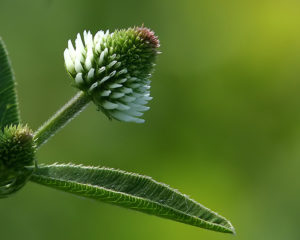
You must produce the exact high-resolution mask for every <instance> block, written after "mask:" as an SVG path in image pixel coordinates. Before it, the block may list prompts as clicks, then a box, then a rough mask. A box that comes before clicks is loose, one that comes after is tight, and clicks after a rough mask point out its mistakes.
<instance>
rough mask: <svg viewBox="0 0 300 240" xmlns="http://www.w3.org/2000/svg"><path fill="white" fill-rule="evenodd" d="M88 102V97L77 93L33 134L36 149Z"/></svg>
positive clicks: (89, 99) (82, 93)
mask: <svg viewBox="0 0 300 240" xmlns="http://www.w3.org/2000/svg"><path fill="white" fill-rule="evenodd" d="M90 101H91V98H90V96H89V95H87V94H86V93H84V92H82V91H80V92H78V93H77V94H76V95H75V96H74V97H73V98H72V99H71V100H70V101H69V102H68V103H67V104H66V105H64V106H63V107H62V108H61V109H60V110H58V111H57V112H56V113H55V114H54V115H53V116H52V117H51V118H50V119H49V120H48V121H47V122H45V123H44V124H43V125H42V126H41V127H40V128H39V129H38V130H37V131H36V132H35V133H34V141H35V143H36V147H37V148H39V147H40V146H41V145H43V144H44V143H46V142H47V141H48V140H49V138H50V137H52V136H53V135H54V134H55V133H56V132H57V131H59V130H60V129H61V128H63V127H64V126H65V125H66V124H67V123H69V122H70V121H71V120H72V119H73V118H75V117H76V116H77V115H78V114H79V113H80V112H81V111H82V110H83V109H84V108H85V107H86V106H87V105H88V103H89V102H90Z"/></svg>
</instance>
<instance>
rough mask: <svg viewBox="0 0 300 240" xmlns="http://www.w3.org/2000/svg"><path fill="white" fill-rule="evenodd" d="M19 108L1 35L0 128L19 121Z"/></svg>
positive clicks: (12, 75)
mask: <svg viewBox="0 0 300 240" xmlns="http://www.w3.org/2000/svg"><path fill="white" fill-rule="evenodd" d="M19 121H20V120H19V110H18V102H17V96H16V90H15V79H14V74H13V71H12V67H11V64H10V61H9V58H8V55H7V51H6V49H5V45H4V42H3V41H2V39H1V37H0V130H1V129H3V127H4V126H6V125H10V124H14V125H16V124H18V123H19Z"/></svg>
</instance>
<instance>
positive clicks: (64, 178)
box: [0, 26, 235, 233]
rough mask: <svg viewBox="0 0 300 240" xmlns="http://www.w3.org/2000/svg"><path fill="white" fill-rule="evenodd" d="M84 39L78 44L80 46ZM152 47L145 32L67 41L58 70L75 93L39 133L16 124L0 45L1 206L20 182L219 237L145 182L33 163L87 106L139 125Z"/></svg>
mask: <svg viewBox="0 0 300 240" xmlns="http://www.w3.org/2000/svg"><path fill="white" fill-rule="evenodd" d="M82 37H83V40H82ZM159 53H160V52H159V40H158V38H157V36H155V34H154V32H152V31H151V30H149V29H148V28H146V27H144V26H141V27H134V28H128V29H122V30H116V31H114V32H112V33H109V31H107V32H103V31H99V32H97V33H96V34H95V35H94V36H93V35H92V34H91V33H90V32H87V31H84V33H83V35H82V36H81V35H80V34H78V35H77V38H76V40H75V45H73V43H72V41H71V40H69V41H68V48H67V49H66V50H65V52H64V60H65V67H66V69H67V72H68V74H69V75H70V78H71V79H72V85H73V86H74V87H75V88H77V89H78V93H77V94H76V95H75V96H74V97H73V98H72V99H71V100H70V101H69V102H68V103H67V104H65V105H64V106H63V107H62V108H61V109H60V110H59V111H58V112H57V113H55V114H54V115H53V116H52V117H51V118H50V119H49V120H48V121H46V122H45V123H44V124H43V125H42V126H41V127H40V128H39V129H37V130H36V131H32V130H31V129H30V128H29V127H28V125H27V124H24V123H22V122H21V121H20V114H19V108H18V100H17V96H16V90H15V79H14V75H13V72H12V68H11V63H10V61H9V59H8V56H7V52H6V49H5V46H4V43H3V41H2V40H1V39H0V198H5V197H9V196H11V195H12V194H13V193H15V192H17V191H18V190H20V189H21V188H22V187H23V186H24V185H25V184H26V183H27V181H32V182H35V183H39V184H42V185H45V186H48V187H52V188H55V189H59V190H62V191H65V192H69V193H73V194H75V195H79V196H83V197H87V198H92V199H96V200H99V201H102V202H106V203H110V204H114V205H118V206H122V207H125V208H129V209H133V210H136V211H140V212H144V213H148V214H152V215H156V216H159V217H163V218H168V219H171V220H175V221H178V222H182V223H186V224H190V225H194V226H197V227H201V228H206V229H210V230H214V231H219V232H224V233H234V232H235V231H234V228H233V226H232V225H231V223H230V222H229V221H228V220H226V219H225V218H224V217H222V216H220V215H219V214H217V213H215V212H213V211H211V210H209V209H208V208H206V207H204V206H203V205H201V204H199V203H198V202H196V201H194V200H192V199H191V198H189V197H188V196H187V195H184V194H182V193H180V192H179V191H178V190H175V189H173V188H171V187H169V186H168V185H166V184H163V183H160V182H157V181H155V180H153V179H152V178H150V177H147V176H143V175H139V174H135V173H129V172H125V171H121V170H116V169H112V168H106V167H91V166H83V165H74V164H71V163H69V164H62V163H61V164H60V163H59V164H58V163H55V164H52V165H45V164H41V163H39V161H37V159H36V157H35V153H36V151H37V150H38V149H39V148H40V147H41V146H42V145H43V144H45V143H46V142H47V141H48V139H49V138H50V137H52V136H53V135H54V134H55V133H56V132H57V131H58V130H60V129H61V128H62V127H64V126H65V125H66V124H67V123H68V122H70V121H71V120H72V119H73V118H74V117H75V116H77V115H78V114H79V113H80V112H81V111H82V110H83V109H84V108H85V107H86V106H87V105H88V104H89V103H90V102H93V103H94V104H95V105H96V107H97V109H98V110H100V111H101V112H103V113H104V114H105V115H106V116H107V117H108V118H109V119H115V120H118V121H123V122H134V123H143V122H144V120H143V119H142V118H141V117H142V115H143V112H144V111H147V110H148V109H149V107H148V106H147V103H148V101H150V100H151V99H152V98H151V97H150V77H151V74H152V72H153V69H154V66H155V60H156V57H157V55H158V54H159Z"/></svg>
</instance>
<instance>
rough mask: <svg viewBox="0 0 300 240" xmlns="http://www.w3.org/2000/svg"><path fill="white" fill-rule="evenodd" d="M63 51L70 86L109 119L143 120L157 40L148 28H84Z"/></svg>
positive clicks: (149, 98)
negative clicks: (88, 29)
mask: <svg viewBox="0 0 300 240" xmlns="http://www.w3.org/2000/svg"><path fill="white" fill-rule="evenodd" d="M83 39H84V41H82V38H81V36H80V34H78V35H77V38H76V40H75V48H74V47H73V44H72V42H71V40H69V41H68V48H67V49H66V50H65V52H64V59H65V66H66V69H67V71H68V72H69V74H70V75H71V77H72V78H73V80H74V81H73V85H74V86H75V87H76V88H78V89H80V90H82V91H84V92H86V93H87V94H89V95H90V96H91V98H92V100H93V102H94V103H95V104H96V105H97V106H98V109H99V110H101V111H102V112H104V113H105V114H106V115H107V116H108V117H109V118H114V119H117V120H120V121H124V122H136V123H143V122H144V120H143V119H141V118H140V117H141V116H142V115H143V112H145V111H147V110H148V109H149V107H148V106H146V105H147V103H148V102H149V101H150V100H151V99H152V97H151V96H150V80H149V78H150V77H151V73H152V72H153V68H154V66H155V64H154V62H155V59H156V56H157V54H159V53H160V52H159V51H158V47H159V40H158V38H157V37H156V36H155V35H154V32H152V31H150V30H149V29H148V28H145V27H144V26H142V27H134V28H129V29H123V30H117V31H115V32H113V33H109V31H107V32H103V31H99V32H97V33H96V34H95V36H93V35H92V34H91V33H90V31H88V32H87V31H84V33H83Z"/></svg>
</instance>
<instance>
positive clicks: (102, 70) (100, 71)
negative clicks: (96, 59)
mask: <svg viewBox="0 0 300 240" xmlns="http://www.w3.org/2000/svg"><path fill="white" fill-rule="evenodd" d="M104 71H105V67H104V66H103V67H101V68H99V70H98V74H101V73H103V72H104Z"/></svg>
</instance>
